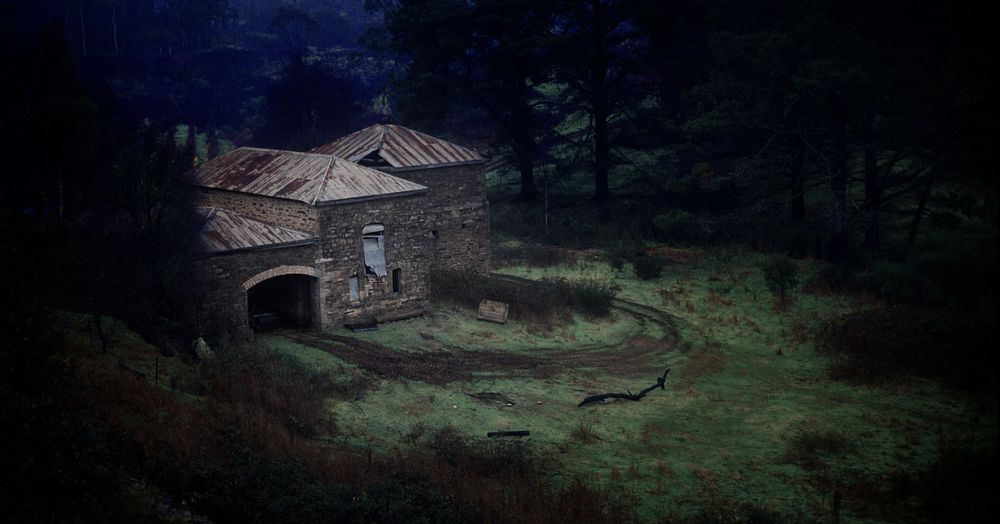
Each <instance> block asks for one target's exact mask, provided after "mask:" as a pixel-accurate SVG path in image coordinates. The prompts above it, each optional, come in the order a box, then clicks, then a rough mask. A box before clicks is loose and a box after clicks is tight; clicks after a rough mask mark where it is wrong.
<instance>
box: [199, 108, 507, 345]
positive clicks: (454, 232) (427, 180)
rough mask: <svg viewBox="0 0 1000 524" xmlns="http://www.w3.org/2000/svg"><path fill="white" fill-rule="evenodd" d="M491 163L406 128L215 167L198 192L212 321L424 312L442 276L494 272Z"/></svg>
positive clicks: (244, 155) (349, 318)
mask: <svg viewBox="0 0 1000 524" xmlns="http://www.w3.org/2000/svg"><path fill="white" fill-rule="evenodd" d="M362 137H364V138H370V137H375V140H373V141H371V142H370V143H366V142H363V141H362V140H360V139H361V138H362ZM348 145H351V146H352V147H348ZM359 154H360V155H361V156H360V157H358V155H359ZM356 161H357V162H356ZM365 164H367V166H366V165H365ZM483 167H484V160H483V158H482V157H481V156H480V155H479V154H478V153H476V152H475V151H472V150H470V149H466V148H463V147H460V146H457V145H454V144H450V143H448V142H445V141H443V140H440V139H437V138H434V137H430V136H428V135H425V134H422V133H418V132H416V131H413V130H410V129H406V128H403V127H400V126H373V127H371V128H367V129H364V130H361V131H359V132H357V133H354V134H351V135H348V136H347V137H344V138H343V139H340V140H338V141H335V142H332V143H330V144H328V145H326V146H322V147H320V148H317V149H316V150H314V151H312V152H309V153H299V152H293V151H281V150H272V149H260V148H249V147H244V148H239V149H236V150H234V151H231V152H229V153H226V154H224V155H221V156H219V157H217V158H214V159H212V160H209V161H208V162H205V163H204V164H202V165H201V166H199V167H198V168H197V169H196V170H195V172H194V173H193V175H192V183H193V185H194V186H195V191H196V194H197V195H196V196H197V200H198V202H199V205H200V208H199V209H200V212H201V214H202V219H203V221H204V222H203V226H202V228H201V232H200V238H199V241H200V246H201V249H202V256H201V258H200V259H199V265H200V267H201V268H202V273H203V274H204V275H207V282H208V283H207V285H206V289H207V291H206V295H207V297H206V299H205V301H204V305H205V306H206V309H207V310H208V313H209V315H210V316H211V317H212V318H213V319H214V320H215V321H217V322H218V323H219V327H221V328H222V330H224V331H228V332H230V333H231V336H234V337H242V336H245V335H247V334H249V333H251V330H252V329H254V328H260V327H263V326H267V325H271V324H277V323H282V324H286V325H287V324H292V325H299V326H310V327H312V328H318V329H329V328H332V327H335V326H338V325H343V324H347V323H353V322H370V321H378V322H383V321H388V320H394V319H399V318H405V317H409V316H413V315H418V314H420V313H422V312H424V311H426V309H427V308H428V306H429V298H430V272H431V270H432V268H433V267H447V268H451V269H461V270H473V271H486V270H488V267H489V256H490V251H489V250H490V244H489V214H488V207H487V204H486V196H485V185H484V180H483V176H484V175H483Z"/></svg>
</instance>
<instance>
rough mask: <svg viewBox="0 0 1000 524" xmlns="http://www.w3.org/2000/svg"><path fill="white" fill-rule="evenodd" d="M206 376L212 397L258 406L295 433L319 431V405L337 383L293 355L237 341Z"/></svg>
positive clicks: (245, 406) (249, 407)
mask: <svg viewBox="0 0 1000 524" xmlns="http://www.w3.org/2000/svg"><path fill="white" fill-rule="evenodd" d="M207 374H208V376H207V377H206V378H207V380H206V383H207V390H208V395H209V397H210V398H211V399H212V400H213V401H215V402H222V403H225V404H229V405H232V406H238V407H239V408H240V409H241V410H249V411H259V412H261V413H262V414H265V415H266V416H270V417H274V418H276V419H278V420H280V421H282V424H283V425H284V426H285V428H286V429H287V430H288V431H290V432H292V433H294V434H298V435H303V436H309V435H315V434H317V433H319V432H320V430H321V429H323V428H322V427H321V423H322V414H323V405H324V402H325V401H326V398H327V397H328V396H329V395H330V393H331V392H333V391H334V389H336V388H335V385H334V384H333V383H332V382H331V381H330V379H329V377H327V376H326V375H323V374H320V373H317V372H316V371H313V370H312V369H311V368H309V367H307V366H306V365H304V364H302V363H301V362H300V361H298V360H296V359H295V358H293V357H289V356H286V355H281V354H279V353H275V352H273V351H267V350H265V349H262V348H260V347H258V346H236V347H233V348H230V349H229V350H227V351H225V352H223V353H222V356H221V358H220V359H219V360H218V363H217V365H216V366H214V367H212V368H209V369H208V371H207Z"/></svg>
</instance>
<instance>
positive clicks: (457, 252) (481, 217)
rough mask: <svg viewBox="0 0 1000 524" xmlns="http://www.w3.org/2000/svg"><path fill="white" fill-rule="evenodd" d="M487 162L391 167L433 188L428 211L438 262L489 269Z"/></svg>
mask: <svg viewBox="0 0 1000 524" xmlns="http://www.w3.org/2000/svg"><path fill="white" fill-rule="evenodd" d="M484 169H485V165H483V164H479V165H464V166H452V167H437V168H430V169H419V170H412V171H390V173H392V175H393V176H397V177H399V178H404V179H406V180H410V181H412V182H416V183H418V184H423V185H425V186H427V187H429V188H431V191H430V195H429V197H430V198H429V203H430V205H429V206H428V209H427V212H428V214H429V223H428V228H429V229H430V231H431V239H432V242H433V245H434V266H436V267H443V268H448V269H456V270H472V271H477V272H484V273H485V272H489V270H490V208H489V202H488V201H487V200H486V178H485V174H484Z"/></svg>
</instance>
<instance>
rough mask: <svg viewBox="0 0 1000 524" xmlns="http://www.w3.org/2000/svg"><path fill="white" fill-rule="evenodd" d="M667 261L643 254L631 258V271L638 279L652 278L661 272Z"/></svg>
mask: <svg viewBox="0 0 1000 524" xmlns="http://www.w3.org/2000/svg"><path fill="white" fill-rule="evenodd" d="M666 265H667V261H666V260H663V259H662V258H660V257H658V256H649V255H643V256H639V257H636V258H635V259H634V260H632V271H634V272H635V276H637V277H639V279H640V280H653V279H654V278H659V277H660V274H661V273H663V267H664V266H666Z"/></svg>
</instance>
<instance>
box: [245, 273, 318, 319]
mask: <svg viewBox="0 0 1000 524" xmlns="http://www.w3.org/2000/svg"><path fill="white" fill-rule="evenodd" d="M315 296H316V277H312V276H308V275H298V274H290V275H279V276H276V277H271V278H269V279H266V280H263V281H261V282H259V283H257V284H256V285H254V286H253V287H251V288H249V289H247V319H248V320H249V321H250V328H251V329H253V330H254V331H261V330H266V329H270V328H276V327H295V328H307V327H311V326H312V325H313V318H314V314H315V312H314V307H315V306H314V302H315V298H314V297H315Z"/></svg>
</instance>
